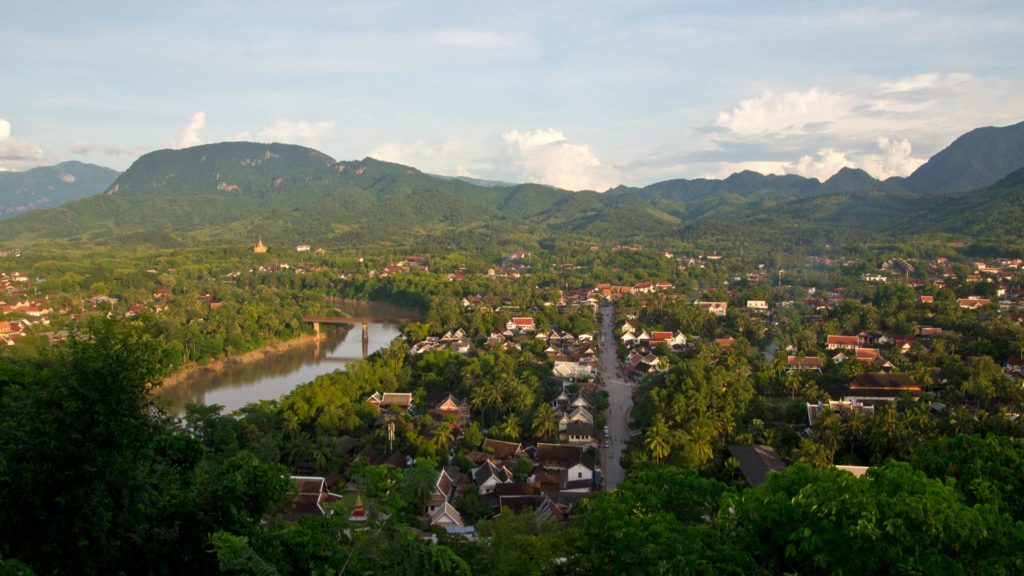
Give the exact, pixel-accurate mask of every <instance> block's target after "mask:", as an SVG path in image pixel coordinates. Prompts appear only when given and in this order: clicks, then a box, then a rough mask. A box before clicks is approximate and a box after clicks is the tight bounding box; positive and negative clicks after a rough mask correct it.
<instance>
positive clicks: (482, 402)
mask: <svg viewBox="0 0 1024 576" xmlns="http://www.w3.org/2000/svg"><path fill="white" fill-rule="evenodd" d="M501 401H502V398H501V389H500V388H498V386H497V385H496V384H494V383H493V382H487V383H485V384H482V385H480V386H478V387H476V388H474V389H473V391H472V392H471V393H470V399H469V403H470V405H471V406H472V407H473V409H474V410H480V411H481V412H482V413H483V415H484V416H485V417H484V421H485V422H486V421H488V418H486V416H487V415H488V414H489V413H490V411H491V410H495V411H496V410H497V408H498V406H500V405H501Z"/></svg>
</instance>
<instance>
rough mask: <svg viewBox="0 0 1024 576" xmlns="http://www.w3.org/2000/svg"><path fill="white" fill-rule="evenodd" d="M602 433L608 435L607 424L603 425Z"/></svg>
mask: <svg viewBox="0 0 1024 576" xmlns="http://www.w3.org/2000/svg"><path fill="white" fill-rule="evenodd" d="M604 435H605V436H607V435H608V426H605V427H604Z"/></svg>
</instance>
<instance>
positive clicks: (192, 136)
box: [167, 112, 206, 148]
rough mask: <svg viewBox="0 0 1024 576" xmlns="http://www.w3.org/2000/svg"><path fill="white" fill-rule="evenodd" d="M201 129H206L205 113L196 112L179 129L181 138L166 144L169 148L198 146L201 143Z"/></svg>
mask: <svg viewBox="0 0 1024 576" xmlns="http://www.w3.org/2000/svg"><path fill="white" fill-rule="evenodd" d="M203 128H206V112H196V113H195V114H193V115H192V118H190V119H189V121H188V123H187V124H185V127H184V128H182V129H181V137H180V138H178V139H177V140H169V141H168V142H167V144H168V146H170V147H171V148H188V147H190V146H198V145H200V144H202V143H203Z"/></svg>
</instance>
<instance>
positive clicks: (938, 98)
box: [690, 72, 1013, 180]
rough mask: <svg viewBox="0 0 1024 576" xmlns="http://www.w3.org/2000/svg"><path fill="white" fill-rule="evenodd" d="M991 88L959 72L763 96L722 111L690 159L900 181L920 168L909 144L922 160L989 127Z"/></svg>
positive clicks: (726, 166) (728, 167) (721, 168)
mask: <svg viewBox="0 0 1024 576" xmlns="http://www.w3.org/2000/svg"><path fill="white" fill-rule="evenodd" d="M998 88H999V87H998V86H992V85H991V82H986V81H984V80H979V79H977V78H975V77H974V76H972V75H971V74H967V73H963V72H948V73H947V72H925V73H920V74H914V75H910V76H905V77H901V78H895V79H891V80H887V81H876V82H874V83H871V84H861V85H847V86H844V87H843V90H842V91H839V90H831V89H819V88H811V89H807V90H796V91H766V92H763V93H761V95H759V96H757V97H753V98H748V99H744V100H741V101H740V102H739V103H738V104H736V105H734V106H731V107H726V108H724V109H722V110H721V111H720V112H719V113H718V115H717V117H716V119H715V122H714V125H713V126H710V127H708V128H707V130H706V131H705V136H704V139H703V141H702V145H703V146H704V149H703V150H698V151H695V152H691V153H690V157H691V158H692V159H693V160H699V161H701V162H703V163H705V164H706V163H707V162H709V161H711V162H715V163H716V164H717V167H715V168H712V171H711V172H710V173H711V174H715V173H719V174H721V173H726V172H729V171H732V170H734V169H735V168H737V167H740V166H759V167H760V170H758V171H761V172H765V173H780V172H781V171H784V172H785V173H787V174H799V175H802V176H807V177H814V178H818V179H821V180H825V179H827V178H829V177H830V176H831V175H832V174H834V173H835V172H836V171H838V170H839V169H840V168H842V167H844V166H849V167H859V168H862V169H864V170H866V171H867V172H869V173H870V174H872V175H873V176H875V177H876V178H880V179H884V178H889V177H891V176H906V175H908V174H910V173H912V172H913V171H914V170H915V169H916V168H917V167H918V166H920V165H921V164H923V163H924V162H925V158H920V157H917V156H915V155H914V146H912V145H911V142H913V143H914V145H917V146H919V147H920V148H922V149H923V150H924V151H925V154H924V156H930V155H931V154H934V153H936V152H938V151H939V150H940V149H941V148H943V147H944V146H946V145H948V144H949V143H950V142H951V141H952V140H953V139H954V138H956V137H957V136H959V135H960V134H962V133H964V132H966V131H967V130H969V129H971V128H975V127H978V126H983V125H986V124H989V123H991V122H992V120H991V112H990V111H987V110H985V105H984V103H985V102H992V101H993V98H992V97H991V96H990V95H991V94H997V93H999V89H998ZM995 107H998V106H995ZM940 110H941V111H943V113H942V122H936V114H937V111H940ZM1009 121H1013V120H1012V118H1011V119H1010V120H1009ZM712 166H715V164H712ZM705 169H706V168H705Z"/></svg>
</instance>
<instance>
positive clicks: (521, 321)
mask: <svg viewBox="0 0 1024 576" xmlns="http://www.w3.org/2000/svg"><path fill="white" fill-rule="evenodd" d="M505 329H506V330H519V331H520V332H535V331H536V330H537V326H536V325H535V324H534V323H533V318H530V317H513V318H512V319H511V320H509V321H508V322H506V323H505Z"/></svg>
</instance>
